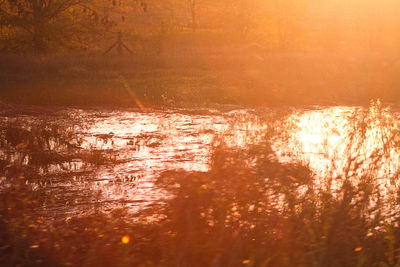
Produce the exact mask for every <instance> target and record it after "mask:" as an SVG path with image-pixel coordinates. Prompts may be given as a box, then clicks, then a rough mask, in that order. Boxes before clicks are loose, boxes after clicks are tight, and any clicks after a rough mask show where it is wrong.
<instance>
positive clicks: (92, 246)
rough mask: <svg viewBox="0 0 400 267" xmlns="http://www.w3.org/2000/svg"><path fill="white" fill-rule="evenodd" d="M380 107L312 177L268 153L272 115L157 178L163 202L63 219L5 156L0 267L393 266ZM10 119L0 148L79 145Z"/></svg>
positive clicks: (360, 118) (393, 219)
mask: <svg viewBox="0 0 400 267" xmlns="http://www.w3.org/2000/svg"><path fill="white" fill-rule="evenodd" d="M385 114H386V110H385V108H384V107H383V106H382V105H381V104H380V103H379V102H378V103H374V104H373V105H372V106H371V108H370V109H367V110H364V111H361V112H360V111H358V112H356V113H355V114H354V116H353V119H352V123H353V125H354V132H353V133H354V135H353V134H352V135H351V136H358V137H362V139H357V138H353V139H351V140H353V141H352V142H351V143H350V145H351V148H350V149H349V150H348V151H349V153H351V154H348V155H347V156H348V164H347V169H343V170H342V172H338V173H336V174H335V175H334V174H333V173H332V176H329V175H327V176H326V177H319V178H320V179H318V174H316V173H314V172H313V171H312V170H311V169H310V168H309V167H307V166H304V165H303V164H300V163H296V162H286V163H283V162H281V161H280V160H279V159H278V158H277V156H276V155H275V153H274V152H273V150H272V148H271V140H272V138H273V137H274V136H276V135H277V134H280V131H281V130H282V129H283V128H282V127H283V122H282V121H281V120H278V121H271V122H270V124H271V127H270V129H272V130H271V131H272V132H271V131H267V132H265V136H264V139H263V141H262V142H261V143H257V144H253V145H250V144H249V145H248V147H246V148H242V149H232V148H231V147H228V146H227V145H226V144H225V143H224V141H223V140H216V142H215V147H214V152H213V154H212V158H211V161H210V170H209V171H207V172H186V171H167V172H164V173H162V174H160V176H159V178H158V179H157V181H156V186H157V187H159V188H160V189H162V190H163V191H164V192H165V193H166V196H167V197H166V198H163V199H160V201H159V202H154V203H152V204H151V205H149V206H148V207H147V208H145V209H143V210H140V211H139V212H137V213H135V214H132V213H131V212H130V211H128V210H127V209H124V208H116V209H114V210H113V211H110V212H101V211H99V210H97V211H95V212H92V213H90V214H88V213H86V214H85V215H80V216H79V215H76V216H70V217H69V216H68V215H67V216H59V217H58V216H56V217H52V216H51V215H50V210H47V213H49V214H46V212H45V213H40V212H38V211H39V210H40V207H41V206H42V205H43V202H42V201H43V199H44V198H45V197H44V196H46V195H45V188H44V189H43V190H42V189H41V190H37V189H36V190H35V189H33V188H32V187H30V186H29V184H27V183H26V178H25V177H24V176H21V175H19V176H18V175H17V174H16V173H12V172H10V171H9V169H10V168H13V167H12V166H14V163H13V164H7V165H5V166H4V165H3V167H2V168H3V172H2V175H4V177H3V178H1V179H2V187H1V191H0V197H1V202H0V203H1V204H0V226H1V227H0V235H1V238H0V261H1V262H3V263H6V264H5V266H7V264H8V266H15V265H18V264H20V265H23V266H32V265H45V266H58V265H60V266H62V265H79V266H95V265H96V266H110V265H114V266H243V265H249V266H398V264H399V256H400V255H399V250H398V248H399V246H400V243H399V240H400V228H399V222H400V217H399V212H398V208H399V204H400V203H399V199H400V198H399V195H398V194H399V190H398V184H397V183H394V184H392V185H391V188H390V189H391V192H390V193H385V190H384V188H382V184H381V183H382V181H384V180H385V179H388V180H391V181H394V182H396V181H398V172H394V173H391V175H392V176H390V177H389V176H388V177H386V176H385V177H384V178H381V177H377V176H376V173H375V172H374V171H372V170H375V169H379V166H375V164H376V165H379V164H381V163H380V161H379V160H380V159H382V156H383V155H386V152H387V153H389V154H390V151H391V149H392V148H393V146H395V147H397V146H398V142H399V140H400V138H399V132H398V131H389V129H390V130H393V129H394V128H393V127H395V126H396V125H397V122H396V121H394V120H393V118H392V119H390V118H388V117H387V116H386V115H385ZM17 125H18V124H17ZM17 125H15V124H10V125H8V126H7V128H6V129H4V131H5V132H3V133H4V134H5V136H7V137H6V139H5V141H3V145H2V146H3V148H4V147H7V148H8V149H9V150H15V151H24V149H26V153H27V154H30V153H32V152H33V151H36V152H37V150H40V148H39V146H38V145H40V147H41V148H42V150H43V151H42V152H43V153H44V152H46V151H48V150H51V151H53V152H55V153H58V150H57V149H56V148H57V147H58V148H61V147H65V146H67V147H70V146H71V145H72V144H74V145H73V147H74V146H75V144H77V143H76V142H77V141H76V140H79V139H75V138H76V137H73V136H71V137H72V139H67V138H66V137H62V138H60V137H58V138H55V136H58V135H59V134H60V132H57V131H55V130H52V128H51V127H50V126H45V125H42V126H40V127H39V129H40V130H39V129H35V128H30V129H29V130H27V129H26V127H25V126H22V127H21V126H17ZM376 125H380V126H381V128H380V129H383V130H388V131H386V132H385V133H384V135H383V136H384V137H385V138H386V139H385V140H383V143H382V147H380V146H378V150H379V153H375V152H374V153H371V154H370V155H369V156H368V158H365V154H360V153H358V152H360V151H362V145H359V144H358V142H361V143H362V142H364V141H365V140H367V139H366V136H367V135H368V134H366V133H368V131H369V130H371V129H375V128H376ZM277 126H280V128H278V127H277ZM396 127H397V126H396ZM7 129H9V130H7ZM15 129H21V130H20V131H17V130H15ZM273 129H280V130H279V131H277V132H274V131H273ZM27 132H30V133H35V137H34V138H28V137H26V136H27V134H26V133H27ZM7 133H8V134H7ZM11 133H12V134H11ZM54 138H55V139H54ZM40 140H53V141H52V142H51V143H53V142H55V143H56V144H59V145H58V146H55V147H50V146H49V145H48V144H47V142H43V141H40ZM54 140H58V141H54ZM66 140H70V141H66ZM21 143H26V144H28V145H26V146H21V145H19V144H21ZM354 149H355V150H354ZM29 157H30V156H29ZM375 158H376V159H377V160H375ZM9 160H10V159H9V158H8V159H7V161H9ZM333 160H334V159H333ZM35 162H36V161H35ZM35 162H33V163H32V165H35V164H38V162H36V163H35ZM360 162H364V163H368V164H369V165H368V166H367V167H368V168H367V169H365V168H363V167H362V166H363V164H362V163H360ZM51 163H53V161H51ZM40 164H42V162H40ZM43 164H44V163H43ZM97 164H99V163H97ZM349 169H350V170H351V171H349ZM378 178H379V179H378ZM6 184H7V186H5V185H6ZM70 197H71V196H70ZM73 197H74V196H73V195H72V198H73ZM46 198H50V197H49V196H46ZM47 201H49V199H47ZM45 211H46V209H45Z"/></svg>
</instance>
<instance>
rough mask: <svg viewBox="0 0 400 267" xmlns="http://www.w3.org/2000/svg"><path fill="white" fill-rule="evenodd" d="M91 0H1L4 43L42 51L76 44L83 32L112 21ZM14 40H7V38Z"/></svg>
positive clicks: (12, 46)
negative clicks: (5, 40) (5, 34)
mask: <svg viewBox="0 0 400 267" xmlns="http://www.w3.org/2000/svg"><path fill="white" fill-rule="evenodd" d="M94 2H95V1H93V0H3V1H0V27H1V28H2V29H3V31H4V29H6V30H7V33H8V34H7V39H8V47H9V48H10V47H11V48H13V49H21V48H24V49H26V48H31V49H33V50H34V51H35V52H37V53H42V52H45V51H47V50H49V49H50V48H51V47H52V46H54V47H67V46H70V45H73V44H75V45H77V44H80V45H81V46H85V36H89V35H91V34H95V33H96V32H97V31H98V30H99V28H102V29H104V28H107V27H109V26H111V25H112V22H111V21H110V20H109V19H108V17H107V16H105V15H104V14H100V12H98V11H97V10H96V8H95V5H94ZM13 38H14V39H17V40H18V41H15V42H11V41H10V40H11V39H13Z"/></svg>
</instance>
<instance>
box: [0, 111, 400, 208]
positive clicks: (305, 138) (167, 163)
mask: <svg viewBox="0 0 400 267" xmlns="http://www.w3.org/2000/svg"><path fill="white" fill-rule="evenodd" d="M359 111H360V112H359ZM357 112H359V113H357ZM363 112H364V113H363ZM363 112H362V109H361V108H358V107H329V108H328V107H327V108H324V107H314V108H311V109H290V110H289V109H285V110H284V111H283V110H282V109H257V110H250V109H247V110H244V109H231V110H229V111H221V110H213V109H201V110H163V111H159V110H158V111H146V112H143V111H98V110H78V109H68V110H63V111H59V112H57V113H56V115H53V116H54V118H55V119H56V120H57V121H59V122H60V123H66V120H69V119H70V118H74V120H77V121H79V124H80V125H83V126H84V127H80V128H78V129H79V130H77V133H76V134H77V135H78V136H80V138H82V140H83V142H82V144H81V146H82V148H84V149H85V150H87V151H99V152H101V153H102V154H105V155H107V156H109V159H110V161H109V162H108V163H107V162H106V163H99V164H95V165H94V166H93V165H92V166H91V167H88V166H86V165H85V164H84V163H83V162H82V161H81V160H80V159H73V160H72V161H71V164H69V165H68V168H67V169H68V170H67V171H68V172H69V174H70V175H69V176H68V177H69V178H63V176H60V175H56V174H57V172H60V171H61V170H60V169H58V168H56V167H54V169H53V170H52V171H53V174H54V177H51V173H50V179H48V180H47V182H45V183H43V182H38V181H29V182H27V183H29V184H30V186H31V187H32V188H33V189H34V190H41V191H42V194H44V198H47V197H48V198H49V200H48V201H44V203H45V204H44V205H43V209H42V211H41V212H44V213H46V214H52V216H54V215H60V216H70V215H74V214H80V213H88V212H92V211H93V210H97V209H101V210H104V211H107V210H112V209H115V208H117V207H130V208H131V209H133V210H138V209H140V208H141V207H143V206H145V205H147V204H150V203H153V202H154V201H160V200H161V199H162V198H163V197H166V196H164V195H163V192H162V191H160V190H158V189H157V188H156V187H155V186H154V184H153V182H154V178H155V177H157V175H159V174H160V173H161V172H162V171H165V170H171V169H183V170H187V171H207V170H208V168H209V165H208V163H209V162H210V156H211V151H212V147H213V144H215V143H216V142H219V141H220V140H224V143H225V144H226V145H227V146H229V147H230V148H232V149H236V148H244V147H245V146H246V145H248V144H256V143H258V142H260V141H262V140H264V138H265V137H264V134H265V133H266V131H268V129H269V128H271V127H274V130H275V132H276V135H275V137H274V138H273V139H272V140H273V145H272V147H273V150H274V152H275V153H276V154H277V156H278V158H279V159H280V160H281V161H302V162H303V163H304V164H306V165H309V166H310V168H311V169H312V170H313V171H314V172H315V173H316V174H317V175H319V176H321V177H323V176H325V175H328V174H329V175H336V176H338V175H340V173H342V172H343V171H344V169H346V166H347V165H346V164H348V163H349V158H348V155H349V153H352V154H354V153H359V154H361V155H362V156H364V158H365V159H366V160H365V161H364V162H363V163H362V164H363V168H364V170H368V169H369V167H370V163H371V162H368V158H370V157H371V155H372V154H374V153H375V152H376V151H384V150H385V149H386V148H385V146H386V143H387V142H388V141H390V140H391V141H396V142H397V140H394V139H395V138H397V137H396V134H395V133H396V131H397V129H398V126H397V123H396V122H397V113H396V112H393V110H389V109H384V108H381V107H378V108H377V107H371V108H370V109H367V110H364V111H363ZM355 113H357V114H358V115H355ZM360 114H361V115H360ZM363 114H364V115H363ZM47 116H48V115H47ZM355 116H356V118H355ZM357 116H358V117H357ZM11 117H12V116H10V115H9V114H8V115H3V117H2V122H3V123H4V122H6V121H8V120H10V119H11ZM18 117H20V119H22V120H25V121H27V122H28V121H33V120H39V119H43V118H41V115H18ZM54 118H53V119H54ZM355 119H356V121H360V122H362V123H359V124H357V123H356V124H355V123H354V120H355ZM277 122H278V123H277ZM360 129H361V132H362V134H360V135H358V134H356V135H354V133H356V132H357V131H359V130H360ZM390 136H391V137H394V138H392V139H390V138H389V137H390ZM388 138H389V139H390V140H389V139H388ZM387 139H388V140H387ZM396 142H394V143H393V144H391V145H390V148H389V149H388V150H387V149H386V150H385V151H386V152H385V157H382V158H381V159H380V160H381V161H382V162H381V164H378V165H379V166H380V168H377V169H375V170H374V171H375V172H376V173H377V174H378V177H384V176H390V175H393V174H394V173H395V172H396V171H397V170H398V168H399V160H398V155H399V154H400V153H399V151H398V148H397V147H396V145H395V143H396ZM359 143H360V144H361V145H359ZM27 164H28V165H29V163H27ZM62 171H65V170H62ZM48 176H49V175H48ZM388 181H389V182H388ZM385 183H386V185H385V186H386V188H391V189H390V190H395V189H396V188H397V187H398V185H397V184H396V183H394V184H393V182H390V179H389V180H386V181H385ZM1 185H2V186H3V187H4V186H6V180H4V179H3V180H2V182H1ZM388 190H389V189H388ZM54 199H56V201H54Z"/></svg>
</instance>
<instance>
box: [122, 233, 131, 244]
mask: <svg viewBox="0 0 400 267" xmlns="http://www.w3.org/2000/svg"><path fill="white" fill-rule="evenodd" d="M130 241H131V238H130V237H129V235H124V236H123V237H122V238H121V242H122V244H125V245H126V244H129V242H130Z"/></svg>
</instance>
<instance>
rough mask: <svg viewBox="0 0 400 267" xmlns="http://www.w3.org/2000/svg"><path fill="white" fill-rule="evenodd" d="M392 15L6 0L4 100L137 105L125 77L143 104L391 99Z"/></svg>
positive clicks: (194, 0)
mask: <svg viewBox="0 0 400 267" xmlns="http://www.w3.org/2000/svg"><path fill="white" fill-rule="evenodd" d="M398 11H400V5H399V3H398V2H397V1H394V0H385V1H379V2H377V1H373V0H370V1H363V2H359V1H357V0H351V1H334V0H332V1H331V0H329V1H322V2H321V1H314V0H302V1H288V0H284V1H283V0H268V1H265V0H251V1H242V0H223V1H217V2H215V1H208V0H163V1H150V0H147V1H145V0H143V1H138V0H113V1H111V0H110V1H108V0H76V1H63V0H53V1H49V0H35V1H25V0H17V1H14V0H13V1H8V0H4V1H0V51H1V56H0V60H1V64H0V68H1V72H0V75H1V76H0V85H1V92H0V97H1V99H2V100H3V101H13V102H20V103H40V104H52V105H59V104H63V105H71V104H73V105H113V106H118V105H120V106H136V105H137V104H136V103H137V101H136V100H135V101H131V100H128V99H131V97H129V96H128V95H126V89H125V87H126V86H124V85H121V77H122V79H123V80H124V81H126V82H123V83H124V84H125V85H129V87H130V88H131V91H132V92H134V94H135V98H137V99H139V100H140V101H141V102H143V103H145V104H146V105H160V104H163V105H165V104H167V105H168V104H173V105H178V104H179V105H183V103H188V102H190V105H193V103H204V102H205V103H209V102H219V103H226V102H229V103H239V104H245V105H248V104H251V105H264V104H266V105H271V104H316V103H317V104H321V103H329V104H335V103H345V104H346V103H357V104H359V103H368V101H369V99H371V98H376V97H381V98H383V99H386V100H387V101H397V99H398V93H397V91H398V84H399V80H398V75H397V73H398V70H399V68H400V63H399V61H398V52H399V50H398V49H399V47H400V34H399V33H398V30H397V29H398V27H399V26H400V20H399V19H398V16H397V14H398ZM119 34H121V36H122V39H121V41H122V43H118V40H119V39H118V36H119ZM125 47H126V48H125ZM110 48H113V49H111V50H110ZM105 52H107V54H106V55H104V54H105ZM124 92H125V93H124ZM129 95H131V94H129Z"/></svg>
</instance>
